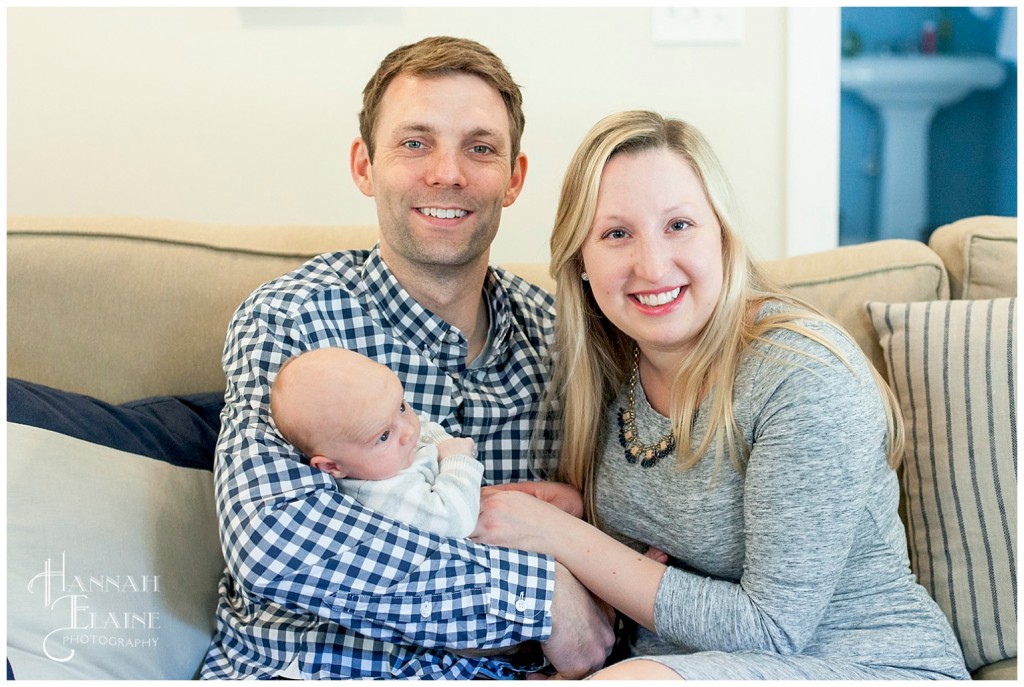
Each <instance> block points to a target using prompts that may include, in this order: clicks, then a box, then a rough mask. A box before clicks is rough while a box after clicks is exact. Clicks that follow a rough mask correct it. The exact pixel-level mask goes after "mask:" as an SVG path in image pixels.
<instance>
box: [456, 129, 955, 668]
mask: <svg viewBox="0 0 1024 687" xmlns="http://www.w3.org/2000/svg"><path fill="white" fill-rule="evenodd" d="M733 216H734V215H733V210H732V202H731V198H730V192H729V190H728V185H727V182H726V179H725V176H724V174H723V171H722V168H721V166H720V164H719V162H718V161H717V159H716V158H715V156H714V153H713V152H712V150H711V149H710V147H709V146H708V144H707V142H706V141H705V140H704V138H703V137H702V136H701V135H700V133H699V132H697V131H696V130H695V129H694V128H693V127H691V126H689V125H687V124H685V123H683V122H680V121H676V120H665V119H663V118H662V117H660V116H658V115H657V114H654V113H650V112H625V113H621V114H618V115H613V116H610V117H607V118H606V119H604V120H602V121H601V122H599V123H598V124H597V125H596V126H595V127H594V128H593V129H592V130H591V131H590V133H589V134H588V135H587V137H586V139H585V140H584V142H583V144H582V145H581V146H580V148H579V150H578V151H577V152H576V155H575V157H574V158H573V160H572V162H571V163H570V165H569V171H568V172H567V174H566V179H565V182H564V185H563V187H562V195H561V200H560V204H559V209H558V215H557V220H556V225H555V229H554V233H553V235H552V238H551V252H552V272H553V274H554V275H555V278H556V280H557V296H556V298H557V313H558V325H557V330H556V331H557V349H556V350H557V352H558V353H557V362H556V378H555V380H554V382H555V383H554V384H553V388H554V389H556V390H557V392H556V394H555V395H556V399H554V400H555V401H557V402H556V403H553V404H552V406H551V407H560V408H561V411H560V412H561V423H562V428H563V439H562V453H561V457H560V463H559V470H560V473H561V478H562V480H564V481H566V482H568V483H569V484H571V485H573V486H575V487H577V488H578V489H580V491H581V492H582V494H583V501H584V509H585V513H586V520H581V519H576V518H574V517H572V516H571V515H568V514H566V513H564V512H562V511H560V510H559V509H557V508H555V507H553V506H551V505H550V504H547V503H544V502H543V501H541V500H538V499H535V498H532V497H531V496H529V495H527V494H524V493H521V492H515V491H512V490H503V489H488V490H485V494H484V497H483V500H482V504H481V506H482V514H481V520H480V522H479V524H478V527H477V530H476V532H475V537H476V538H477V539H479V540H481V541H484V542H487V543H491V544H497V545H503V546H510V547H516V548H522V549H529V550H536V551H541V552H545V553H548V554H550V555H552V556H554V557H555V558H556V559H557V560H558V561H559V562H561V563H562V564H564V565H565V566H566V567H568V568H569V570H570V571H572V573H573V574H574V575H576V576H577V577H578V578H579V580H580V581H581V582H583V583H584V584H585V585H586V586H587V587H588V588H589V589H590V590H591V591H592V592H593V593H594V594H595V595H597V596H598V597H600V598H601V599H603V600H604V601H606V602H607V603H609V604H610V605H612V606H614V607H615V608H616V609H618V610H619V611H620V612H621V613H622V614H624V615H626V616H628V617H629V618H631V619H632V620H634V621H635V622H636V623H637V624H638V626H639V628H640V629H639V632H638V635H637V637H636V639H635V641H634V647H633V653H634V656H635V658H632V659H630V660H628V661H626V662H622V663H619V664H616V665H614V666H612V667H610V668H607V669H605V670H603V671H600V672H599V673H597V674H596V677H607V678H613V679H629V678H634V679H635V678H642V677H653V678H666V677H675V678H689V679H711V678H731V679H758V678H767V679H800V678H812V679H830V678H853V679H878V678H896V679H908V678H948V677H953V678H967V677H968V674H967V671H966V669H965V667H964V663H963V658H962V655H961V652H960V647H959V645H958V644H957V641H956V638H955V637H954V635H953V633H952V630H951V629H950V627H949V625H948V623H947V622H946V619H945V618H944V616H943V615H942V613H941V611H940V610H939V608H938V607H937V606H936V604H935V603H934V602H933V601H932V600H931V598H929V597H928V594H927V593H926V591H925V590H924V589H923V588H922V587H921V586H919V585H918V584H917V583H916V582H915V580H914V577H913V574H912V573H911V571H910V568H909V564H908V560H907V547H906V542H905V535H904V531H903V526H902V524H901V522H900V519H899V516H898V514H897V505H898V501H899V488H898V484H897V479H896V475H895V471H894V468H895V466H896V464H897V462H898V460H899V457H900V455H901V453H902V444H903V434H902V425H901V422H900V419H899V413H898V410H897V406H896V404H895V401H894V399H893V397H892V394H891V392H890V391H889V389H888V387H887V385H886V384H885V383H884V382H883V381H882V380H881V379H880V378H879V376H878V375H877V373H875V371H874V369H873V367H872V366H871V364H870V363H869V362H867V360H866V359H865V358H864V356H863V355H862V353H861V352H860V350H859V349H858V348H857V345H856V344H855V343H854V342H853V341H852V340H851V338H850V337H849V336H848V335H847V334H846V333H845V332H844V331H843V330H842V329H841V328H840V327H839V326H838V325H835V324H833V323H831V322H829V321H828V320H827V319H826V318H825V317H824V316H823V315H821V314H820V313H818V312H816V311H815V310H814V309H813V308H811V307H810V306H808V305H807V304H805V303H802V302H801V301H799V300H797V299H795V298H793V297H792V296H789V295H786V294H784V293H782V292H781V290H780V289H779V288H778V287H776V286H774V285H772V284H771V283H770V282H769V280H768V279H767V278H766V277H765V275H764V274H763V273H762V272H761V271H760V270H759V269H758V268H757V267H756V266H755V265H754V264H752V263H751V262H750V261H749V259H748V258H747V255H746V252H745V249H744V247H743V245H742V244H741V242H740V240H739V238H738V236H737V234H736V227H735V224H734V221H733ZM588 523H593V524H594V525H597V527H594V526H593V525H591V524H588ZM598 528H599V529H598ZM602 530H603V531H602ZM606 533H607V534H606ZM646 547H655V548H656V549H657V550H660V551H663V552H665V553H666V554H668V556H669V558H668V562H667V564H665V563H662V562H660V560H664V558H660V559H659V556H657V555H648V556H644V555H642V554H641V553H640V552H641V551H643V550H644V549H645V548H646Z"/></svg>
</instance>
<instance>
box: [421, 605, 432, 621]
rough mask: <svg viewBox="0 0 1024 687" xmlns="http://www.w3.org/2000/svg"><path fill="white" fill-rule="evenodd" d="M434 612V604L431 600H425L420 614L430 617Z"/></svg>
mask: <svg viewBox="0 0 1024 687" xmlns="http://www.w3.org/2000/svg"><path fill="white" fill-rule="evenodd" d="M433 612H434V606H433V604H431V603H430V602H429V601H424V602H423V605H422V606H420V615H421V616H423V617H424V618H429V617H430V614H431V613H433Z"/></svg>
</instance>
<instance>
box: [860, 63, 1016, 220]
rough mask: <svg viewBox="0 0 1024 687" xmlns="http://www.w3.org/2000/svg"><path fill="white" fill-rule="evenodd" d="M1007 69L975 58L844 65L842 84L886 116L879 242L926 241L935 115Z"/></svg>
mask: <svg viewBox="0 0 1024 687" xmlns="http://www.w3.org/2000/svg"><path fill="white" fill-rule="evenodd" d="M1005 75H1006V69H1005V68H1004V67H1003V65H1002V64H1001V63H1000V62H998V61H996V60H995V59H994V58H991V57H985V56H980V55H978V56H975V55H963V56H952V55H891V56H890V55H874V56H862V57H850V58H844V59H843V60H842V67H841V73H840V82H841V83H842V87H843V89H844V90H848V91H852V92H854V93H856V94H858V95H859V96H860V97H861V98H863V99H864V100H866V101H867V102H869V103H870V104H872V105H874V106H875V107H876V108H878V110H879V113H880V114H881V116H882V127H883V132H882V135H883V141H884V143H883V146H882V179H881V189H880V198H879V238H915V239H919V238H921V230H922V229H923V228H924V226H925V223H926V221H927V217H928V130H929V127H930V125H931V122H932V118H933V117H934V116H935V112H936V111H937V110H938V109H939V108H941V107H945V106H947V105H952V104H953V103H955V102H957V101H959V100H961V99H963V98H964V97H966V96H967V94H968V93H970V92H971V91H973V90H976V89H985V88H995V87H997V86H999V84H1001V83H1002V82H1003V78H1004V77H1005Z"/></svg>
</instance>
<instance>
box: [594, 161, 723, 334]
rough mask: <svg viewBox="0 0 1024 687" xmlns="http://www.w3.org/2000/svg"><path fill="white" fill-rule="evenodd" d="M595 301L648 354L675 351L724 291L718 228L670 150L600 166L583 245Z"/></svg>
mask: <svg viewBox="0 0 1024 687" xmlns="http://www.w3.org/2000/svg"><path fill="white" fill-rule="evenodd" d="M582 256H583V264H584V269H585V270H586V272H587V275H588V276H589V278H590V287H591V289H593V292H594V298H595V299H596V300H597V304H598V307H600V308H601V312H603V313H604V315H605V317H607V318H608V319H609V320H610V321H611V322H612V324H614V325H615V326H616V327H618V328H619V329H621V330H622V331H623V332H624V333H625V334H626V335H628V336H629V337H631V338H633V339H634V340H635V341H636V342H637V343H638V344H639V345H640V347H641V349H642V350H643V351H644V352H645V353H648V354H650V353H653V352H655V351H663V352H673V353H678V352H679V351H681V350H685V349H686V348H688V347H689V346H691V345H692V344H693V342H694V341H695V339H696V337H697V335H698V334H699V333H700V332H701V330H702V329H703V328H704V325H705V324H707V322H708V320H709V319H710V318H711V314H712V312H713V311H714V308H715V304H716V303H717V301H718V296H719V294H720V293H721V290H722V281H723V271H722V228H721V226H720V224H719V222H718V218H717V217H716V216H715V213H714V210H713V209H712V208H711V203H710V202H709V201H708V199H707V195H706V194H705V192H704V187H703V186H702V185H701V183H700V180H699V179H698V178H697V175H696V174H695V173H694V171H693V170H692V169H691V168H690V165H689V164H688V163H687V162H686V160H684V159H683V158H682V157H681V156H680V155H678V154H677V153H674V152H672V151H670V150H668V149H654V150H646V151H643V152H640V153H625V154H620V155H617V156H615V157H613V158H612V159H611V160H610V161H609V162H608V164H606V165H605V168H604V172H603V173H602V174H601V185H600V188H599V190H598V196H597V208H596V215H595V217H594V224H593V225H592V226H591V228H590V233H589V234H588V236H587V238H586V240H585V241H584V244H583V249H582Z"/></svg>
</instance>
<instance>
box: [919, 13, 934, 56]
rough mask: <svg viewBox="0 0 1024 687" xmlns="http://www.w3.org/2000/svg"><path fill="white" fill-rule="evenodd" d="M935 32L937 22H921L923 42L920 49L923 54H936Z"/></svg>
mask: <svg viewBox="0 0 1024 687" xmlns="http://www.w3.org/2000/svg"><path fill="white" fill-rule="evenodd" d="M935 34H936V27H935V22H933V21H931V20H928V21H926V22H924V23H923V24H921V44H920V50H921V54H922V55H934V54H935V37H936V36H935Z"/></svg>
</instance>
